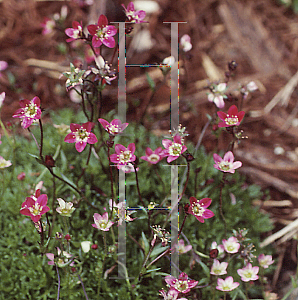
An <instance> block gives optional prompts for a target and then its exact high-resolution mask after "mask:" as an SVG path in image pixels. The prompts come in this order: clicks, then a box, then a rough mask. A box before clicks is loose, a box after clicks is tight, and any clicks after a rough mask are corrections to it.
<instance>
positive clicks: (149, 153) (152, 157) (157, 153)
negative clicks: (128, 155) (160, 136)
mask: <svg viewBox="0 0 298 300" xmlns="http://www.w3.org/2000/svg"><path fill="white" fill-rule="evenodd" d="M164 157H165V155H164V153H163V150H162V148H161V147H158V148H157V149H155V150H154V151H153V150H151V148H149V147H148V148H146V156H141V157H140V158H141V159H144V160H146V161H148V162H149V163H150V164H157V163H158V162H159V161H161V160H162V159H163V158H164Z"/></svg>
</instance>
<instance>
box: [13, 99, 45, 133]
mask: <svg viewBox="0 0 298 300" xmlns="http://www.w3.org/2000/svg"><path fill="white" fill-rule="evenodd" d="M20 106H21V108H19V109H18V110H17V111H16V112H15V113H14V115H13V116H12V117H13V118H21V119H22V123H21V126H22V127H23V128H28V127H29V126H30V125H31V124H32V123H33V122H36V121H37V120H38V119H40V117H41V109H40V99H39V98H38V97H34V98H33V99H32V100H31V101H29V100H27V99H25V100H21V101H20Z"/></svg>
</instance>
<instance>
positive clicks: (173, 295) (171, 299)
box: [159, 288, 187, 300]
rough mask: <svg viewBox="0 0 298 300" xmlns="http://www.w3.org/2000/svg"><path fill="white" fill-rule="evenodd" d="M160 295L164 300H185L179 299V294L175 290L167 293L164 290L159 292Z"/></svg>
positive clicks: (183, 299)
mask: <svg viewBox="0 0 298 300" xmlns="http://www.w3.org/2000/svg"><path fill="white" fill-rule="evenodd" d="M159 293H160V295H161V296H163V299H164V300H187V299H186V298H179V299H178V295H179V292H178V291H177V290H175V289H174V288H170V289H169V290H168V292H166V291H165V290H164V289H162V290H160V291H159Z"/></svg>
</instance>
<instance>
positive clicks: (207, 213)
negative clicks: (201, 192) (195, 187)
mask: <svg viewBox="0 0 298 300" xmlns="http://www.w3.org/2000/svg"><path fill="white" fill-rule="evenodd" d="M189 202H190V207H189V209H188V213H189V214H192V215H194V216H195V217H196V218H197V220H198V221H200V222H201V223H204V219H209V218H212V217H213V216H214V213H213V211H211V210H209V209H207V207H208V206H209V205H210V204H211V202H212V200H211V199H210V198H203V199H201V200H200V201H199V200H197V199H196V198H195V197H190V198H189Z"/></svg>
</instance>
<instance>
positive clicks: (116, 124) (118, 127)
mask: <svg viewBox="0 0 298 300" xmlns="http://www.w3.org/2000/svg"><path fill="white" fill-rule="evenodd" d="M98 122H99V123H100V124H101V125H102V126H103V128H104V129H105V130H106V131H107V132H108V133H109V134H112V135H117V134H119V133H121V132H122V131H123V130H124V129H125V128H126V127H127V126H128V123H123V124H122V123H121V121H120V120H119V119H114V120H113V121H112V122H111V123H109V122H108V121H106V120H104V119H98Z"/></svg>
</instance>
